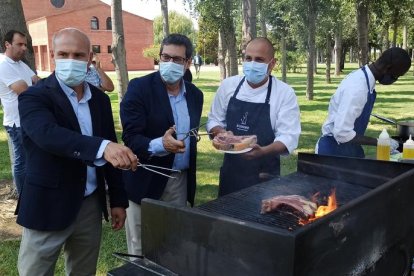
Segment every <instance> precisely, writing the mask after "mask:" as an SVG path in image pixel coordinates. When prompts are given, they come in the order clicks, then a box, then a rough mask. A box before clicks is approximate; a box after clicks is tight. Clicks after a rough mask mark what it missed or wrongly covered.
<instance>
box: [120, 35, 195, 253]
mask: <svg viewBox="0 0 414 276" xmlns="http://www.w3.org/2000/svg"><path fill="white" fill-rule="evenodd" d="M192 50H193V47H192V44H191V41H190V40H189V39H188V38H187V37H186V36H184V35H180V34H171V35H169V36H168V37H166V38H165V39H164V40H163V42H162V44H161V50H160V71H158V72H155V73H152V74H149V75H147V76H144V77H141V78H137V79H134V80H132V81H131V82H130V83H129V85H128V89H127V92H126V94H125V97H124V98H123V100H122V102H121V109H120V115H121V121H122V126H123V134H122V138H123V140H124V142H125V145H127V146H128V147H129V148H131V149H132V151H133V152H134V153H135V154H136V155H137V156H138V158H139V160H140V161H142V162H143V163H146V164H152V165H156V166H161V167H166V168H170V169H175V170H180V172H178V173H172V174H171V175H170V176H171V177H173V178H168V177H165V176H163V175H159V174H155V173H153V172H150V171H148V170H145V169H143V168H138V170H137V171H136V172H131V171H125V172H124V174H123V176H124V182H125V188H126V190H127V194H128V199H129V208H128V209H127V221H126V225H125V228H126V232H127V243H128V251H129V253H130V254H135V255H141V254H142V249H141V208H140V204H141V199H143V198H152V199H160V200H163V201H167V202H170V203H171V204H174V205H177V206H186V204H187V201H188V202H189V203H190V204H191V205H193V204H194V195H195V187H196V153H197V148H196V142H197V141H196V138H195V137H187V138H185V137H184V136H185V133H187V132H188V131H189V130H190V129H192V128H196V127H198V126H199V125H200V117H201V112H202V107H203V94H202V92H201V91H200V90H199V89H198V88H197V87H195V86H194V85H193V84H191V83H189V82H186V81H184V80H183V75H184V72H185V70H186V69H187V68H188V67H189V66H190V65H191V55H192ZM184 138H185V139H184Z"/></svg>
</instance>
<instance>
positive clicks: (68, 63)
mask: <svg viewBox="0 0 414 276" xmlns="http://www.w3.org/2000/svg"><path fill="white" fill-rule="evenodd" d="M55 64H56V68H55V75H56V77H57V78H58V79H59V80H61V81H63V83H64V84H66V85H67V86H69V87H74V86H77V85H79V84H81V83H82V82H83V81H84V80H85V78H86V72H87V70H88V62H87V61H82V60H76V59H55Z"/></svg>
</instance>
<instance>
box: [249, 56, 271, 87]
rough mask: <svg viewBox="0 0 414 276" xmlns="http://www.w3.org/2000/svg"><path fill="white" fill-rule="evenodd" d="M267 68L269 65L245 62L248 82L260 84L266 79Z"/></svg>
mask: <svg viewBox="0 0 414 276" xmlns="http://www.w3.org/2000/svg"><path fill="white" fill-rule="evenodd" d="M267 67H268V64H267V63H261V62H256V61H245V62H243V73H244V75H245V76H246V80H247V81H248V82H250V83H252V84H258V83H260V82H262V81H263V80H264V79H265V78H266V76H267Z"/></svg>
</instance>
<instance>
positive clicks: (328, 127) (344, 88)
mask: <svg viewBox="0 0 414 276" xmlns="http://www.w3.org/2000/svg"><path fill="white" fill-rule="evenodd" d="M365 70H366V72H367V75H368V80H369V86H370V93H373V91H374V88H375V77H374V75H373V74H372V72H371V70H370V69H369V67H368V65H365ZM367 97H368V86H367V81H366V78H365V74H364V72H363V71H362V69H358V70H356V71H354V72H352V73H350V74H349V75H348V76H347V77H346V78H345V79H343V80H342V82H341V84H340V85H339V87H338V89H336V92H335V94H334V95H333V96H332V98H331V101H330V102H329V108H328V118H327V119H326V121H325V123H324V124H323V126H322V135H331V136H334V138H335V140H336V141H337V142H338V143H346V142H349V141H350V140H352V139H354V137H355V135H356V132H355V131H354V123H355V120H356V119H357V118H358V117H359V116H360V115H361V113H362V110H363V109H364V106H365V104H366V102H367Z"/></svg>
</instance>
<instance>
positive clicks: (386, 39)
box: [381, 24, 390, 52]
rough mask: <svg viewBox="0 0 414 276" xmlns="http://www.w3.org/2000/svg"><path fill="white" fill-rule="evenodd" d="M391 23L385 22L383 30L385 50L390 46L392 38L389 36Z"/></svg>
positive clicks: (383, 46) (383, 47)
mask: <svg viewBox="0 0 414 276" xmlns="http://www.w3.org/2000/svg"><path fill="white" fill-rule="evenodd" d="M388 29H389V25H388V24H385V25H384V29H383V30H382V51H381V52H384V51H385V50H387V49H388V48H390V38H389V31H388Z"/></svg>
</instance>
